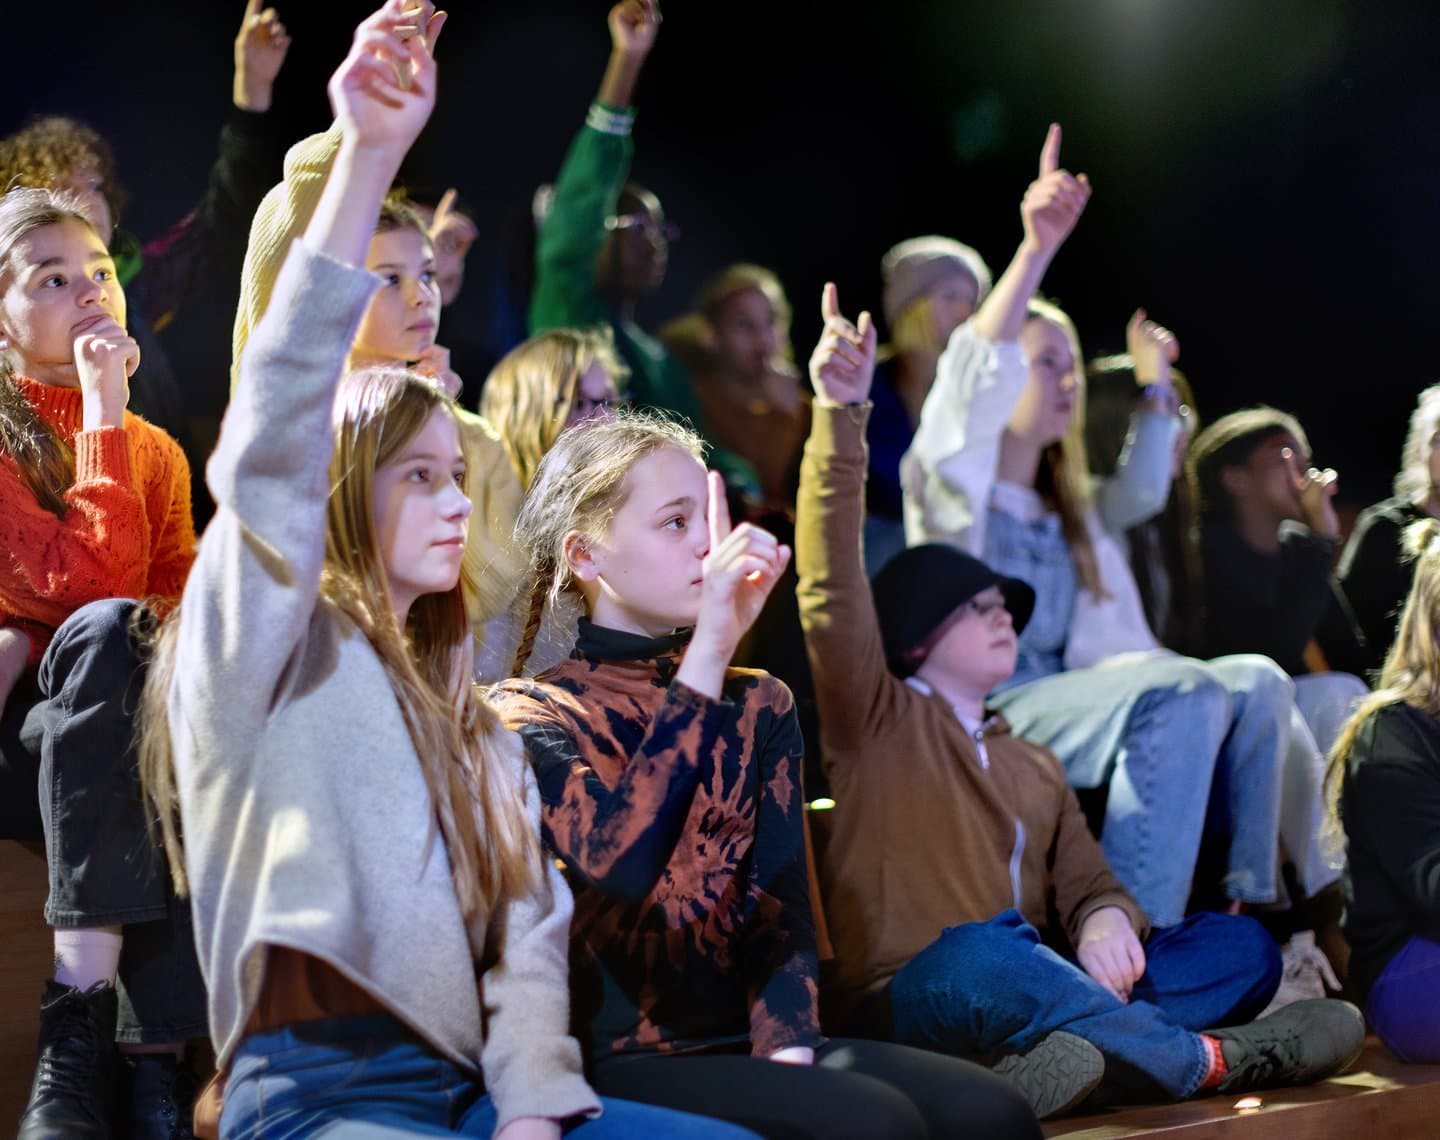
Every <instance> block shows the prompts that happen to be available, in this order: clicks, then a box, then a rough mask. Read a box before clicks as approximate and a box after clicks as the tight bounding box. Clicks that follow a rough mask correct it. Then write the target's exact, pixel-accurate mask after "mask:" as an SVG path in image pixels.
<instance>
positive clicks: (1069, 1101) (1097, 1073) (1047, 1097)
mask: <svg viewBox="0 0 1440 1140" xmlns="http://www.w3.org/2000/svg"><path fill="white" fill-rule="evenodd" d="M990 1071H991V1072H993V1073H994V1074H995V1075H996V1076H999V1077H1002V1078H1003V1079H1004V1080H1006V1081H1007V1082H1009V1083H1010V1084H1011V1085H1012V1086H1014V1087H1015V1089H1016V1090H1018V1091H1019V1092H1020V1094H1021V1095H1022V1096H1024V1098H1025V1099H1026V1101H1027V1102H1029V1105H1030V1108H1031V1111H1033V1112H1034V1113H1035V1115H1036V1117H1037V1118H1038V1119H1040V1120H1046V1119H1048V1118H1049V1117H1052V1116H1059V1115H1060V1114H1061V1113H1063V1112H1069V1111H1070V1110H1071V1109H1072V1108H1074V1107H1075V1106H1076V1105H1078V1104H1080V1102H1081V1101H1083V1100H1084V1099H1085V1098H1086V1097H1088V1096H1089V1095H1090V1094H1091V1093H1092V1092H1094V1091H1095V1088H1096V1086H1097V1085H1099V1084H1100V1081H1101V1080H1102V1079H1103V1078H1104V1076H1105V1058H1104V1056H1103V1055H1102V1054H1101V1052H1100V1050H1099V1049H1097V1048H1095V1046H1094V1045H1092V1044H1090V1042H1088V1041H1086V1040H1085V1039H1084V1038H1083V1037H1076V1036H1075V1035H1074V1034H1073V1033H1062V1032H1056V1033H1051V1034H1048V1035H1047V1036H1045V1037H1043V1038H1041V1039H1040V1040H1039V1041H1038V1042H1036V1043H1035V1044H1034V1045H1032V1046H1031V1047H1030V1049H1029V1050H1028V1051H1027V1052H1024V1053H1009V1054H1006V1055H1005V1056H1004V1057H1001V1058H1000V1060H998V1061H997V1062H995V1064H994V1065H992V1066H991V1069H990Z"/></svg>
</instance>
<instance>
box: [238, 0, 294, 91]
mask: <svg viewBox="0 0 1440 1140" xmlns="http://www.w3.org/2000/svg"><path fill="white" fill-rule="evenodd" d="M261 3H262V0H249V2H248V3H247V4H246V5H245V15H244V17H243V18H242V20H241V21H240V31H239V32H238V33H237V34H236V36H235V86H234V91H233V99H234V102H235V106H237V107H239V108H240V109H241V110H242V111H268V110H269V109H270V97H271V93H272V91H273V90H274V87H275V77H276V76H277V75H279V74H280V68H281V67H282V66H283V65H284V63H285V55H286V53H287V52H289V50H290V35H289V33H288V32H286V30H285V25H284V24H282V23H281V22H280V17H279V16H278V15H277V14H276V12H275V9H274V8H265V9H264V10H263V11H262V10H261V7H260V5H261Z"/></svg>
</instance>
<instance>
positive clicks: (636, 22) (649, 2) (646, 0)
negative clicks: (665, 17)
mask: <svg viewBox="0 0 1440 1140" xmlns="http://www.w3.org/2000/svg"><path fill="white" fill-rule="evenodd" d="M608 23H609V25H610V43H611V45H612V47H613V48H614V50H615V51H616V53H618V54H620V55H623V56H628V57H630V58H632V59H637V60H638V59H644V58H645V57H646V56H647V55H649V54H650V49H651V48H653V47H654V46H655V37H656V36H657V35H658V34H659V32H660V6H659V5H658V4H657V3H656V2H655V0H621V2H620V3H619V4H616V5H615V7H613V8H611V9H610V15H609V17H608Z"/></svg>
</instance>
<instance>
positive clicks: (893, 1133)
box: [595, 1038, 1040, 1140]
mask: <svg viewBox="0 0 1440 1140" xmlns="http://www.w3.org/2000/svg"><path fill="white" fill-rule="evenodd" d="M595 1091H596V1092H598V1093H600V1095H601V1096H607V1097H620V1098H623V1099H625V1100H635V1101H641V1102H644V1103H646V1104H655V1105H660V1106H661V1107H664V1108H676V1109H683V1110H685V1111H687V1112H694V1113H699V1114H700V1115H702V1116H713V1117H717V1118H719V1119H721V1120H728V1121H731V1122H733V1123H735V1124H739V1125H742V1126H743V1127H745V1128H749V1129H750V1130H751V1131H753V1132H758V1133H759V1134H760V1135H761V1136H764V1137H766V1138H767V1140H812V1138H814V1140H819V1138H822V1137H823V1138H825V1140H874V1138H875V1137H882V1136H883V1137H885V1138H886V1140H947V1138H949V1137H961V1136H963V1137H973V1138H975V1140H982V1138H984V1140H988V1138H991V1137H995V1138H1001V1137H1004V1138H1007V1140H1008V1138H1011V1137H1016V1138H1018V1137H1025V1138H1027V1140H1029V1138H1035V1137H1039V1135H1040V1126H1039V1125H1038V1124H1036V1122H1035V1117H1034V1115H1033V1114H1032V1113H1031V1111H1030V1108H1029V1106H1028V1105H1027V1104H1026V1103H1025V1101H1024V1100H1023V1099H1022V1098H1021V1096H1020V1094H1019V1093H1017V1092H1015V1091H1014V1090H1013V1089H1012V1088H1011V1087H1010V1086H1009V1085H1007V1084H1006V1083H1005V1082H1004V1081H1002V1080H1001V1079H1000V1078H998V1077H996V1076H994V1075H993V1074H991V1073H989V1072H986V1071H985V1070H984V1069H982V1068H980V1067H979V1066H978V1065H972V1064H970V1063H969V1062H967V1061H961V1060H959V1059H957V1058H954V1057H945V1056H942V1055H940V1054H938V1053H930V1052H926V1051H925V1050H922V1049H910V1048H907V1047H906V1046H903V1045H891V1044H888V1043H886V1042H881V1041H858V1040H849V1039H846V1038H833V1039H831V1040H830V1041H829V1042H827V1043H826V1044H825V1045H822V1046H821V1047H820V1048H819V1049H818V1050H817V1052H816V1057H815V1064H814V1065H808V1066H807V1065H787V1064H782V1063H781V1062H778V1061H769V1060H765V1059H763V1058H757V1057H752V1056H749V1055H748V1054H734V1053H706V1054H700V1055H694V1054H686V1055H683V1056H673V1055H654V1054H652V1055H645V1056H633V1055H632V1056H619V1057H610V1058H607V1059H606V1060H604V1061H601V1062H600V1063H599V1064H598V1065H597V1067H596V1070H595Z"/></svg>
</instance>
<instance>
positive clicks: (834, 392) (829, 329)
mask: <svg viewBox="0 0 1440 1140" xmlns="http://www.w3.org/2000/svg"><path fill="white" fill-rule="evenodd" d="M820 313H821V315H822V316H823V317H824V318H825V328H824V331H823V332H821V334H820V340H819V342H818V343H817V344H816V345H815V351H814V352H812V353H811V354H810V382H811V383H812V384H813V385H814V386H815V391H816V393H817V394H818V395H819V396H821V397H822V398H823V399H825V400H827V401H829V402H830V403H832V404H858V403H861V402H863V401H865V400H868V399H869V398H870V381H871V380H872V379H873V377H874V375H875V323H874V321H872V320H871V319H870V314H869V313H868V312H867V313H861V314H860V321H859V323H858V324H851V323H850V322H849V321H848V320H846V319H845V317H844V316H842V315H841V313H840V294H839V291H838V290H837V289H836V288H835V283H834V282H832V281H827V282H826V283H825V291H824V292H823V293H822V294H821V297H820Z"/></svg>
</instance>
